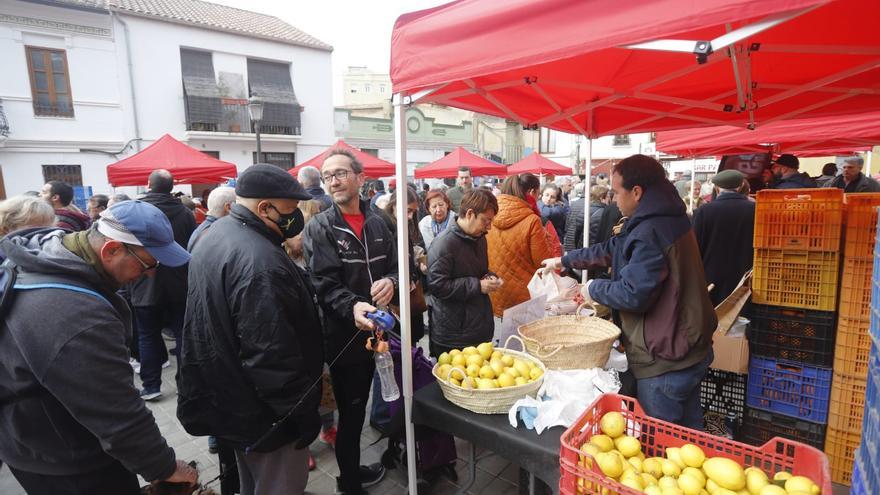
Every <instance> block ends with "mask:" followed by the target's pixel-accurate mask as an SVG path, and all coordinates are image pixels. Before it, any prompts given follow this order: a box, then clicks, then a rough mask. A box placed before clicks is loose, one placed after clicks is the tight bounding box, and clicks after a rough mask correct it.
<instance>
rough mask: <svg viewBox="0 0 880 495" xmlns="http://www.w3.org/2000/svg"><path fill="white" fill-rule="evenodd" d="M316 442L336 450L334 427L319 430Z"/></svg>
mask: <svg viewBox="0 0 880 495" xmlns="http://www.w3.org/2000/svg"><path fill="white" fill-rule="evenodd" d="M318 440H320V441H321V442H323V443H326V444H327V445H329V446H330V447H332V448H334V449H335V448H336V427H335V426H331V427H330V428H327V429H326V430H321V433H319V434H318Z"/></svg>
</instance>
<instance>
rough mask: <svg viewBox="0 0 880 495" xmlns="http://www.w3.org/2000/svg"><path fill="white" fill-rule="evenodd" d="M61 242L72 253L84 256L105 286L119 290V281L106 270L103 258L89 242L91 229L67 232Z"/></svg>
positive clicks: (112, 290) (83, 258) (109, 289)
mask: <svg viewBox="0 0 880 495" xmlns="http://www.w3.org/2000/svg"><path fill="white" fill-rule="evenodd" d="M61 244H63V245H64V247H66V248H67V249H68V250H69V251H70V252H71V253H73V254H75V255H77V256H79V257H80V258H82V260H83V261H85V262H86V263H88V265H89V266H91V267H92V268H93V269H94V270H95V271H96V272H98V275H99V276H100V277H101V282H102V283H103V285H104V286H105V288H106V289H107V290H108V291H110V292H116V291H117V290H119V283H118V282H117V281H116V280H114V279H113V277H111V276H110V274H109V273H107V271H106V270H104V265H102V264H101V259H100V258H99V257H98V253H96V252H95V250H94V249H92V246H91V244H89V231H88V230H83V231H80V232H74V233H72V234H67V235H65V236H64V237H62V238H61Z"/></svg>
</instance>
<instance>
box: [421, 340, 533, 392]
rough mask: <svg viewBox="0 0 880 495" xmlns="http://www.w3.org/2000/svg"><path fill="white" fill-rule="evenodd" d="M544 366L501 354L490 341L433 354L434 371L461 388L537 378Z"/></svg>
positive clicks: (507, 384) (503, 385) (520, 382)
mask: <svg viewBox="0 0 880 495" xmlns="http://www.w3.org/2000/svg"><path fill="white" fill-rule="evenodd" d="M543 374H544V370H542V369H541V367H540V366H538V364H537V363H535V362H534V361H532V360H530V359H520V358H518V357H514V356H511V355H509V354H504V352H502V351H500V350H497V349H495V346H493V345H492V343H491V342H483V343H482V344H480V345H478V346H476V347H473V346H469V347H465V348H464V349H461V350H459V349H452V350H451V351H449V352H444V353H443V354H440V356H439V357H438V358H437V368H436V375H437V377H438V378H440V379H441V380H444V381H445V380H446V378H447V377H449V383H451V384H453V385H455V386H458V387H461V388H465V389H480V390H486V389H494V388H506V387H515V386H517V385H525V384H527V383H531V382H534V381H535V380H537V379H539V378H541V376H542V375H543Z"/></svg>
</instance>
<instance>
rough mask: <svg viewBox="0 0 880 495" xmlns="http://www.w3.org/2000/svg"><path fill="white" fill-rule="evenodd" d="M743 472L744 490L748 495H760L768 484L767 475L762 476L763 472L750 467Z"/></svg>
mask: <svg viewBox="0 0 880 495" xmlns="http://www.w3.org/2000/svg"><path fill="white" fill-rule="evenodd" d="M745 472H746V490H748V491H749V495H760V493H761V489H762V488H764V487H765V486H767V485H769V484H770V480H769V479H767V475H766V474H764V471H761V470H760V469H758V468H755V467H751V468H749V469H746V471H745Z"/></svg>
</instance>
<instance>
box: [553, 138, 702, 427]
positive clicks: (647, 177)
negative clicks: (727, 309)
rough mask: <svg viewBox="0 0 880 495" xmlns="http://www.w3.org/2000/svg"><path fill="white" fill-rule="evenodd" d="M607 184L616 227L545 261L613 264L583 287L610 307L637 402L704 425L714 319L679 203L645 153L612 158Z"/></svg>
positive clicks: (657, 413) (669, 417)
mask: <svg viewBox="0 0 880 495" xmlns="http://www.w3.org/2000/svg"><path fill="white" fill-rule="evenodd" d="M611 184H612V189H613V190H614V194H615V196H616V198H617V205H618V207H620V211H621V212H622V213H623V215H624V216H625V217H627V218H626V219H625V220H624V223H623V226H622V229H621V231H620V233H619V234H618V235H616V236H613V237H612V238H611V239H609V240H607V241H605V242H603V243H601V244H595V245H592V246H590V247H588V248H584V249H579V250H575V251H572V252H570V253H568V254H567V255H565V256H564V257H562V258H551V259H548V260H544V265H545V266H546V267H547V269H557V270H558V269H561V268H565V269H572V268H576V269H588V270H595V269H597V268H604V267H608V266H610V267H611V272H612V277H611V279H610V280H604V279H596V280H590V281H588V282H587V284H586V285H585V286H584V289H583V290H582V294H583V295H584V297H585V298H587V299H588V300H593V301H595V302H597V303H599V304H603V305H605V306H608V307H610V308H611V309H612V310H613V315H614V321H615V323H617V324H618V325H619V326H620V328H621V330H622V332H623V333H622V342H623V344H624V346H625V347H626V354H627V359H628V361H629V367H630V370H632V373H633V375H634V376H635V378H636V384H637V389H638V392H637V395H638V400H639V402H640V403H641V405H642V407H643V408H644V409H645V411H646V412H647V413H648V414H650V415H651V416H653V417H655V418H659V419H663V420H666V421H670V422H673V423H677V424H679V425H682V426H686V427H689V428H695V429H702V428H703V413H702V408H701V407H700V382H701V381H702V379H703V377H704V376H705V374H706V371H707V369H708V367H709V364H710V363H711V362H712V359H713V354H712V333H713V331H714V330H715V327H716V326H717V323H718V321H717V318H716V316H715V311H714V308H713V307H712V303H711V302H710V301H709V293H708V291H707V290H706V277H705V275H704V273H703V265H702V262H701V258H700V251H699V248H698V247H697V242H696V238H695V237H694V231H693V229H692V228H691V223H690V221H689V220H688V217H687V214H686V213H685V206H684V203H683V202H682V200H681V198H679V196H678V194H677V193H676V191H675V187H674V186H673V185H672V184H671V183H670V182H669V181H668V180H667V179H666V171H665V170H664V169H663V166H662V165H660V163H659V162H657V161H656V160H654V159H653V158H650V157H647V156H644V155H633V156H631V157H629V158H627V159H625V160H623V161H621V162H620V163H618V164H617V165H616V166H615V167H614V170H613V172H612V176H611Z"/></svg>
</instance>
